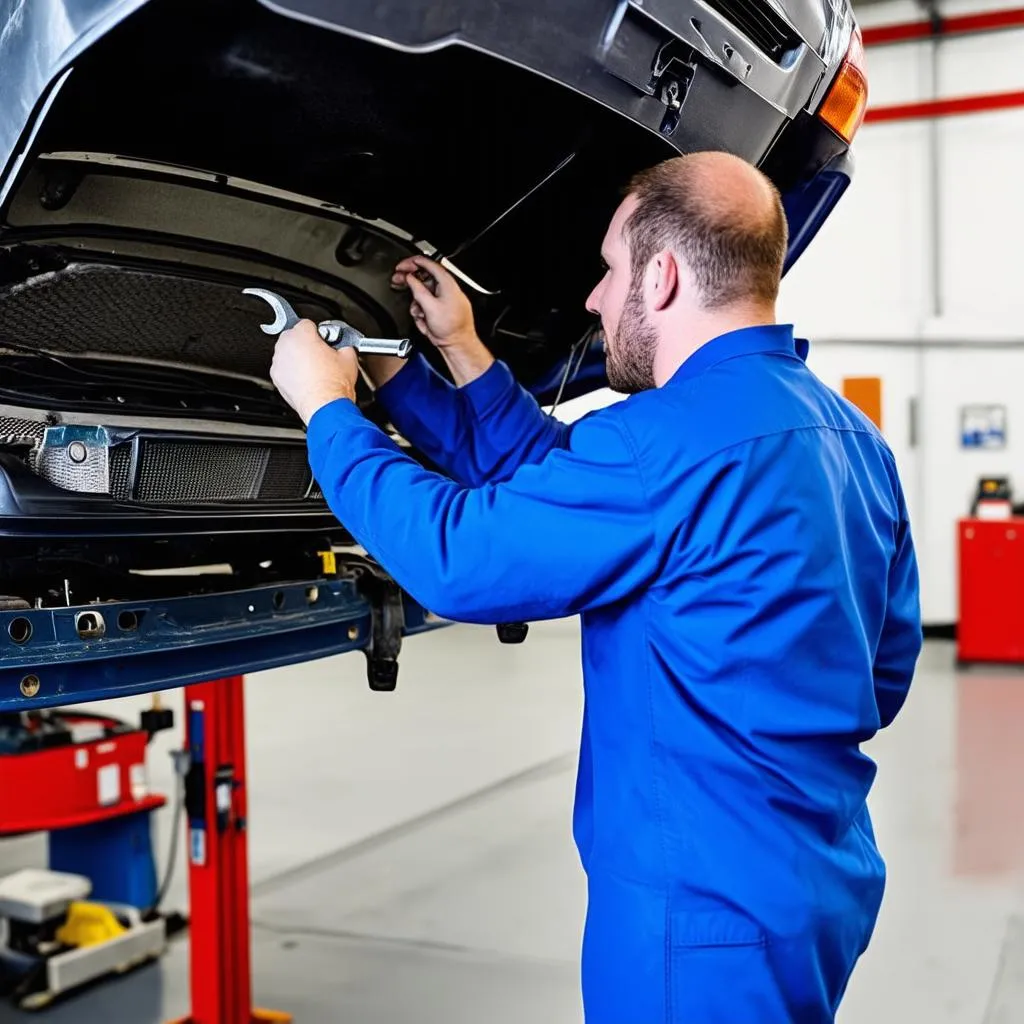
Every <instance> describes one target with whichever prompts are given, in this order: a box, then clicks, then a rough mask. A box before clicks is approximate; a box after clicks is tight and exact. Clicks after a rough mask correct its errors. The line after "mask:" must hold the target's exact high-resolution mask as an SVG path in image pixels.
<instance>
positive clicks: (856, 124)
mask: <svg viewBox="0 0 1024 1024" xmlns="http://www.w3.org/2000/svg"><path fill="white" fill-rule="evenodd" d="M866 72H867V69H866V61H865V59H864V40H863V39H862V37H861V34H860V29H859V28H855V29H854V30H853V38H852V39H851V40H850V49H849V50H848V51H847V54H846V59H845V60H844V61H843V66H842V67H841V68H840V69H839V74H837V75H836V78H835V81H834V82H833V83H832V86H831V88H830V89H829V91H828V94H827V95H826V96H825V100H824V102H823V103H822V104H821V108H820V109H819V111H818V117H819V118H821V120H822V121H824V122H825V124H827V125H828V126H829V128H831V129H832V131H834V132H835V133H836V135H838V136H839V137H840V138H841V139H845V140H846V142H853V137H854V135H856V134H857V129H858V128H860V126H861V124H863V122H864V114H865V113H866V112H867V108H868V76H867V73H866Z"/></svg>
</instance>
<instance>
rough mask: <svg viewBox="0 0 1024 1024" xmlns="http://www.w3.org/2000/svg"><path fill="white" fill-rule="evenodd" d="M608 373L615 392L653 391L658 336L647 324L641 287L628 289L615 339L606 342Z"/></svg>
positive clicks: (626, 393) (610, 385) (627, 393)
mask: <svg viewBox="0 0 1024 1024" xmlns="http://www.w3.org/2000/svg"><path fill="white" fill-rule="evenodd" d="M607 341H608V344H607V346H606V347H607V356H606V359H605V372H606V374H607V377H608V386H609V387H610V388H611V389H612V391H618V392H619V393H620V394H624V395H635V394H638V393H639V392H641V391H650V390H651V389H652V388H654V387H655V386H656V385H655V381H654V356H655V353H656V352H657V349H658V336H657V334H656V333H655V330H654V328H653V327H652V326H651V325H650V324H649V323H648V322H647V317H646V315H645V313H644V307H643V300H642V299H641V297H640V289H639V287H636V286H633V287H631V288H630V289H629V294H628V295H627V296H626V301H625V303H623V306H622V316H621V317H620V318H619V326H618V329H617V330H616V332H615V336H614V337H609V338H608V339H607Z"/></svg>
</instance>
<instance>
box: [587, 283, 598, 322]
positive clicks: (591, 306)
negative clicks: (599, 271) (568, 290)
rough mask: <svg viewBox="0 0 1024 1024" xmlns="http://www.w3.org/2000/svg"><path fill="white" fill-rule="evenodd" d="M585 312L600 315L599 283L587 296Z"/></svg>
mask: <svg viewBox="0 0 1024 1024" xmlns="http://www.w3.org/2000/svg"><path fill="white" fill-rule="evenodd" d="M587 312H588V313H594V314H595V315H596V316H600V315H601V285H600V284H598V285H597V286H595V288H594V290H593V291H592V292H591V293H590V294H589V295H588V296H587Z"/></svg>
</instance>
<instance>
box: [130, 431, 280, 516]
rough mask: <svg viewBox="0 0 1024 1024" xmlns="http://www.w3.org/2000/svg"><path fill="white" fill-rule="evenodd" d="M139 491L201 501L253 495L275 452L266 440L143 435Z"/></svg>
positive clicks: (157, 498) (175, 500)
mask: <svg viewBox="0 0 1024 1024" xmlns="http://www.w3.org/2000/svg"><path fill="white" fill-rule="evenodd" d="M141 444H142V447H141V451H140V452H139V475H138V484H137V486H136V492H135V497H136V500H138V501H143V502H161V503H172V504H198V503H203V502H212V501H252V500H253V499H254V498H256V497H257V495H258V493H259V487H260V483H261V481H262V479H263V472H264V470H265V469H266V466H267V460H268V458H269V455H270V451H269V449H268V448H265V447H263V446H260V445H234V444H218V443H207V442H194V441H190V442H177V441H157V442H152V441H143V442H142V443H141Z"/></svg>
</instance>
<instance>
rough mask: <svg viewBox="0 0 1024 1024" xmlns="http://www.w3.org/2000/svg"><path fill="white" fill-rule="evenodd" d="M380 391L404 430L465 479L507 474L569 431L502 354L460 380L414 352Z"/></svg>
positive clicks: (473, 482) (473, 483)
mask: <svg viewBox="0 0 1024 1024" xmlns="http://www.w3.org/2000/svg"><path fill="white" fill-rule="evenodd" d="M377 398H378V400H379V401H380V402H381V404H382V405H383V406H384V408H385V410H387V413H388V416H389V417H390V419H391V422H392V423H393V424H394V425H395V427H396V428H397V429H398V431H399V433H401V434H402V436H403V437H405V438H406V439H407V440H408V441H409V442H410V443H411V444H413V445H415V446H416V447H417V448H418V449H419V450H420V451H421V452H423V454H424V455H426V456H427V458H429V459H430V460H431V462H433V463H434V464H435V465H436V466H438V467H440V468H441V469H442V470H443V471H444V472H445V473H447V474H448V475H449V476H450V477H451V478H452V479H453V480H457V481H458V482H459V483H462V484H465V485H466V486H467V487H477V486H479V485H480V484H482V483H486V482H487V481H495V482H496V481H500V480H507V479H508V478H509V477H510V476H511V475H512V474H513V473H514V472H515V471H516V470H517V469H518V468H519V467H520V466H521V465H523V464H524V463H527V462H537V461H539V460H540V459H542V458H544V456H545V455H546V454H547V453H548V452H549V451H551V450H552V449H553V448H562V447H564V446H565V443H566V438H567V436H568V428H567V427H566V426H565V425H564V424H562V423H559V422H558V421H557V420H556V419H554V418H553V417H551V416H548V415H546V414H545V413H544V411H543V410H542V409H541V408H540V406H539V405H538V404H537V402H536V400H535V399H534V398H533V396H532V395H530V394H529V393H528V392H527V391H525V390H524V389H523V388H521V387H520V386H519V384H518V383H517V382H516V380H515V378H514V377H513V376H512V374H511V372H510V371H509V369H508V367H507V366H506V365H505V364H504V363H502V362H495V363H494V365H493V366H492V367H491V368H490V369H489V370H488V371H487V372H486V373H484V374H483V375H482V376H481V377H478V378H477V379H476V380H475V381H472V382H471V383H469V384H466V385H465V386H464V387H461V388H456V387H455V386H454V385H452V384H451V383H450V382H449V381H447V380H445V378H444V377H442V376H441V375H440V374H439V373H437V372H436V371H435V370H434V369H433V367H432V366H430V364H429V363H428V362H427V361H426V360H425V359H424V358H423V356H421V355H419V354H417V355H414V356H413V357H412V358H411V359H410V360H409V363H408V365H407V366H405V367H403V369H402V370H401V371H400V372H399V373H397V374H396V375H395V376H394V377H392V378H391V380H389V381H388V382H387V383H386V384H384V385H383V386H382V387H380V388H378V389H377Z"/></svg>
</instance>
